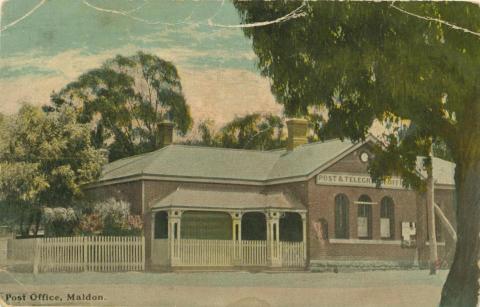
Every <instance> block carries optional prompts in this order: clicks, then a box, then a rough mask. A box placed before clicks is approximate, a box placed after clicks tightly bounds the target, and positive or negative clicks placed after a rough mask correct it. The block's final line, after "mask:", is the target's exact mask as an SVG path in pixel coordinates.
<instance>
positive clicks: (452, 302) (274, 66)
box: [234, 1, 480, 307]
mask: <svg viewBox="0 0 480 307" xmlns="http://www.w3.org/2000/svg"><path fill="white" fill-rule="evenodd" d="M234 5H235V7H236V8H237V10H238V12H239V14H240V16H241V18H242V20H243V22H244V23H254V22H258V21H265V20H277V19H278V18H280V17H283V16H286V15H288V14H289V13H290V12H292V11H294V10H295V9H297V8H298V7H299V6H301V5H302V10H303V12H304V13H305V14H304V16H302V17H300V18H295V19H290V20H288V21H283V22H278V23H273V24H269V25H268V26H256V27H245V28H244V33H245V34H246V35H247V37H250V38H251V39H252V41H253V50H254V52H255V53H256V54H257V56H258V67H259V69H260V71H261V73H262V74H263V75H264V76H266V77H268V78H269V79H271V81H272V86H271V89H272V92H273V93H274V95H275V97H276V98H277V100H278V101H279V102H280V103H282V104H283V105H284V107H285V112H286V114H287V115H290V116H292V115H293V116H305V115H306V114H308V111H309V107H311V106H324V107H326V108H327V110H328V121H327V123H326V125H325V126H326V127H327V126H328V127H329V128H328V130H330V131H334V132H335V133H334V134H338V135H340V136H343V137H348V138H351V139H353V140H359V139H362V138H364V137H365V136H366V134H367V132H368V130H369V128H370V127H371V126H372V124H373V122H374V121H375V120H379V121H381V122H391V123H395V126H396V127H397V128H395V129H391V130H390V131H387V133H386V135H385V137H384V148H383V149H382V150H380V148H378V150H377V152H376V158H375V159H373V161H375V162H374V163H372V164H371V165H370V172H371V175H372V177H373V179H374V180H376V181H377V182H378V181H379V180H380V179H382V178H383V177H384V176H386V175H390V174H392V173H394V172H396V173H399V174H400V175H402V177H404V179H405V181H404V182H406V183H407V184H409V185H413V186H418V185H419V184H420V181H419V178H418V176H415V164H416V163H415V161H416V159H417V157H418V156H428V155H429V152H430V147H431V143H432V142H435V143H437V142H440V143H443V144H445V150H447V151H448V153H449V155H451V158H452V160H453V161H454V162H455V163H456V171H455V183H456V197H457V201H456V203H457V208H456V210H457V235H458V242H457V245H456V253H455V259H454V262H453V265H452V268H451V270H450V272H449V275H448V278H447V281H446V283H445V286H444V288H443V292H442V300H441V305H442V306H471V307H474V306H476V305H477V302H478V292H479V284H478V280H479V277H480V276H479V275H480V270H479V268H478V263H477V261H478V255H479V253H480V238H479V235H478V234H479V232H480V195H479V194H478V193H479V192H478V191H479V190H480V189H479V188H478V187H480V37H479V35H478V33H480V7H479V6H478V4H474V3H467V2H402V3H391V2H390V3H387V2H380V3H372V2H334V1H319V2H303V3H300V2H294V1H275V2H273V1H272V2H253V1H252V2H250V1H249V2H246V1H245V2H244V1H234ZM297 12H298V10H297ZM422 16H423V17H422ZM452 25H453V26H452ZM400 132H402V133H400ZM424 162H425V166H426V167H427V169H429V168H430V161H429V160H428V159H425V161H424Z"/></svg>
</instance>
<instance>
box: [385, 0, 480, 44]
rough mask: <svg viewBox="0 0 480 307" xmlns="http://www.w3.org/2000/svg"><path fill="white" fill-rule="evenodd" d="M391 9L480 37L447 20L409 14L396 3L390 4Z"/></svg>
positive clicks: (479, 34)
mask: <svg viewBox="0 0 480 307" xmlns="http://www.w3.org/2000/svg"><path fill="white" fill-rule="evenodd" d="M390 7H391V8H394V9H396V10H397V11H399V12H402V13H404V14H407V15H410V16H413V17H416V18H420V19H423V20H426V21H434V22H438V23H441V24H443V25H446V26H447V27H450V28H452V29H455V30H460V31H463V32H465V33H469V34H472V35H475V36H478V37H480V33H478V32H474V31H472V30H470V29H467V28H463V27H460V26H457V25H454V24H453V23H450V22H447V21H445V20H442V19H438V18H434V17H428V16H421V15H417V14H414V13H411V12H409V11H406V10H404V9H401V8H399V7H398V6H395V2H393V3H392V4H390Z"/></svg>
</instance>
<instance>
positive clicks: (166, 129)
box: [157, 121, 173, 147]
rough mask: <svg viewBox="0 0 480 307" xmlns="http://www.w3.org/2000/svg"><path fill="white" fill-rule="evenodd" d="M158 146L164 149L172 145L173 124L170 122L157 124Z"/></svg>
mask: <svg viewBox="0 0 480 307" xmlns="http://www.w3.org/2000/svg"><path fill="white" fill-rule="evenodd" d="M157 141H158V144H160V147H165V146H168V145H170V144H172V141H173V123H172V122H170V121H162V122H161V123H159V124H158V140H157Z"/></svg>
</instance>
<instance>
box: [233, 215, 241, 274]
mask: <svg viewBox="0 0 480 307" xmlns="http://www.w3.org/2000/svg"><path fill="white" fill-rule="evenodd" d="M230 215H231V216H232V239H233V258H234V259H233V264H234V265H241V264H242V263H243V249H242V213H241V212H238V211H233V212H230Z"/></svg>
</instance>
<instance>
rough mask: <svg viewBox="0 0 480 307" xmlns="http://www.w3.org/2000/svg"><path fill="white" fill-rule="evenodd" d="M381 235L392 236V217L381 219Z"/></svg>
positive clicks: (383, 236)
mask: <svg viewBox="0 0 480 307" xmlns="http://www.w3.org/2000/svg"><path fill="white" fill-rule="evenodd" d="M380 237H382V238H390V219H387V218H381V219H380Z"/></svg>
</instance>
